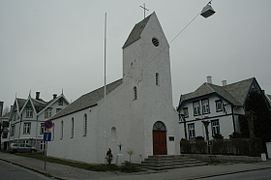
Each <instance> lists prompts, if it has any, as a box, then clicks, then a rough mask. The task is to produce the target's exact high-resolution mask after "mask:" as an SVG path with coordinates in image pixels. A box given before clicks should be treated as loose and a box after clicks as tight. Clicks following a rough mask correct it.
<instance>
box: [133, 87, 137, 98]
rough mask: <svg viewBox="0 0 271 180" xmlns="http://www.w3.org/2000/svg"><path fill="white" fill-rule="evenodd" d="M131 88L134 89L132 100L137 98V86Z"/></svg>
mask: <svg viewBox="0 0 271 180" xmlns="http://www.w3.org/2000/svg"><path fill="white" fill-rule="evenodd" d="M133 89H134V100H137V88H136V87H134V88H133Z"/></svg>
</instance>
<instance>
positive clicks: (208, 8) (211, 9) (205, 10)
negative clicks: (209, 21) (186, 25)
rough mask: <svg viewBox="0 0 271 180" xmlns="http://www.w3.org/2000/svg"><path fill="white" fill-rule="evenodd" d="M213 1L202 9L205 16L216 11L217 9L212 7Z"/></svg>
mask: <svg viewBox="0 0 271 180" xmlns="http://www.w3.org/2000/svg"><path fill="white" fill-rule="evenodd" d="M211 2H212V1H210V2H209V3H208V4H207V5H206V6H204V7H203V9H202V10H201V13H200V15H202V16H203V17H205V18H208V17H210V16H212V15H213V14H214V13H215V10H214V9H213V8H212V6H211Z"/></svg>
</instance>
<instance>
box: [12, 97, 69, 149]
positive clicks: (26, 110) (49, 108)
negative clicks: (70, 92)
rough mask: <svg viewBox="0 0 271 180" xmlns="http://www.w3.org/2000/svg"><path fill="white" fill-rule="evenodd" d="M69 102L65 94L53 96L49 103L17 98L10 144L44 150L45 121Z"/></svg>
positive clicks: (38, 98) (14, 105)
mask: <svg viewBox="0 0 271 180" xmlns="http://www.w3.org/2000/svg"><path fill="white" fill-rule="evenodd" d="M68 104H69V103H68V101H67V99H66V98H65V96H64V95H63V94H61V95H59V96H57V95H56V94H54V95H53V99H52V100H50V101H49V102H46V101H44V100H43V99H41V98H40V93H39V92H36V98H35V99H34V98H32V97H31V96H30V95H29V96H28V98H27V99H21V98H16V99H15V101H14V104H13V106H12V109H11V115H10V131H9V142H10V143H11V142H18V143H25V144H29V145H31V146H34V147H36V148H37V149H38V150H42V149H43V144H44V142H43V133H44V131H45V128H44V121H46V120H48V119H50V118H51V117H52V116H53V115H55V114H56V113H58V112H59V111H61V110H62V109H64V108H65V107H66V106H67V105H68Z"/></svg>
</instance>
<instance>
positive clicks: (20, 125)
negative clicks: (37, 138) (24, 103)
mask: <svg viewBox="0 0 271 180" xmlns="http://www.w3.org/2000/svg"><path fill="white" fill-rule="evenodd" d="M19 121H20V124H19V134H18V140H19V139H20V136H21V127H22V121H23V114H21V118H20V119H19Z"/></svg>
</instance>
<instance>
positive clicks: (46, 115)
mask: <svg viewBox="0 0 271 180" xmlns="http://www.w3.org/2000/svg"><path fill="white" fill-rule="evenodd" d="M51 116H52V108H48V109H46V110H45V112H44V118H45V119H46V118H50V117H51Z"/></svg>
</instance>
